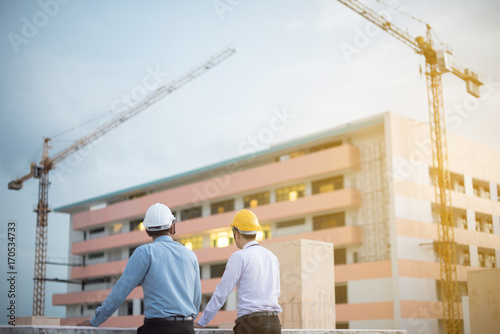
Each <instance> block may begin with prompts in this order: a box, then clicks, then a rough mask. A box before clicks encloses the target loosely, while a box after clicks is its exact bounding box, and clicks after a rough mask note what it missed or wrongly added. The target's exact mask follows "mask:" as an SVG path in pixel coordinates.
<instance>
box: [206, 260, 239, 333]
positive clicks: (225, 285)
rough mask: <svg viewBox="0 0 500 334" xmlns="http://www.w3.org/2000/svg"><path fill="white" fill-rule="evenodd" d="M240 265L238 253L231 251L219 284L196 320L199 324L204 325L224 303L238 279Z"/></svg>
mask: <svg viewBox="0 0 500 334" xmlns="http://www.w3.org/2000/svg"><path fill="white" fill-rule="evenodd" d="M242 266H243V261H242V259H241V257H240V255H239V254H238V253H233V254H232V255H231V256H230V257H229V260H228V261H227V265H226V270H224V274H223V275H222V278H221V280H220V282H219V284H217V287H216V288H215V292H214V294H213V295H212V298H210V301H209V302H208V305H207V307H206V308H205V311H204V312H203V315H202V317H201V318H200V320H199V321H198V324H199V325H200V326H202V327H205V326H206V325H207V324H208V323H209V322H210V321H211V320H212V319H213V318H214V317H215V315H216V314H217V312H218V311H219V310H220V308H221V307H222V305H224V302H225V301H226V299H227V297H228V296H229V294H230V293H231V291H233V289H234V287H235V286H236V284H237V283H238V281H239V280H240V277H241V271H242Z"/></svg>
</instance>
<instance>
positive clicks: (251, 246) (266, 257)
mask: <svg viewBox="0 0 500 334" xmlns="http://www.w3.org/2000/svg"><path fill="white" fill-rule="evenodd" d="M231 257H235V260H236V257H239V258H240V260H239V261H237V262H240V261H241V265H242V274H241V278H240V280H239V282H238V283H237V285H236V286H237V288H238V317H240V316H242V315H245V314H249V313H252V312H260V311H276V312H281V308H280V306H279V304H278V297H279V291H280V275H279V262H278V259H277V258H276V256H275V255H274V254H273V253H272V252H270V251H269V250H267V249H266V248H264V247H262V246H260V245H259V244H258V243H257V242H255V241H254V242H250V243H248V244H247V245H245V247H244V248H243V249H242V250H239V251H237V252H235V253H233V254H232V255H231ZM256 285H257V286H258V287H259V288H258V289H255V286H256Z"/></svg>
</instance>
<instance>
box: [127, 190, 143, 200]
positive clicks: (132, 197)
mask: <svg viewBox="0 0 500 334" xmlns="http://www.w3.org/2000/svg"><path fill="white" fill-rule="evenodd" d="M142 196H146V193H145V192H142V193H137V194H133V195H129V196H128V199H129V200H130V199H134V198H139V197H142Z"/></svg>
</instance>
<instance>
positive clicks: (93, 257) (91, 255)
mask: <svg viewBox="0 0 500 334" xmlns="http://www.w3.org/2000/svg"><path fill="white" fill-rule="evenodd" d="M87 257H88V259H89V260H93V259H100V258H103V257H104V253H103V252H100V253H93V254H89V255H87Z"/></svg>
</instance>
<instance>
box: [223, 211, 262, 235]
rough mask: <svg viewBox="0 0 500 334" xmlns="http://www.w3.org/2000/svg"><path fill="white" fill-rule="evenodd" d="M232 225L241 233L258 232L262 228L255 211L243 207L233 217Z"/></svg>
mask: <svg viewBox="0 0 500 334" xmlns="http://www.w3.org/2000/svg"><path fill="white" fill-rule="evenodd" d="M230 226H233V227H236V228H237V229H238V231H240V233H241V234H249V235H252V234H256V233H257V231H258V230H260V225H259V220H258V219H257V216H256V215H255V213H253V212H252V211H250V210H247V209H242V210H240V211H238V212H237V213H236V214H235V215H234V218H233V222H232V223H231V225H230Z"/></svg>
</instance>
